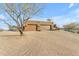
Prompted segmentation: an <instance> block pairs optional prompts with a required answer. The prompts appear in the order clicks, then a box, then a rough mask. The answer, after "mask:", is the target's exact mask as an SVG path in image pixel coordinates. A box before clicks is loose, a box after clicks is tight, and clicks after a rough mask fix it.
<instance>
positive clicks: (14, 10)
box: [4, 3, 43, 35]
mask: <svg viewBox="0 0 79 59" xmlns="http://www.w3.org/2000/svg"><path fill="white" fill-rule="evenodd" d="M42 8H43V7H42V4H35V3H24V4H22V3H18V4H17V3H16V4H13V3H12V4H10V3H8V4H4V10H5V12H6V13H7V14H8V15H9V16H10V18H11V19H10V20H11V21H13V22H15V26H17V29H18V31H19V32H20V34H21V35H23V31H24V23H25V22H27V21H28V20H29V19H30V18H32V17H33V16H34V15H36V14H39V12H40V11H41V10H42ZM4 22H5V23H6V24H7V25H8V26H9V27H10V26H11V24H10V23H9V22H6V21H4Z"/></svg>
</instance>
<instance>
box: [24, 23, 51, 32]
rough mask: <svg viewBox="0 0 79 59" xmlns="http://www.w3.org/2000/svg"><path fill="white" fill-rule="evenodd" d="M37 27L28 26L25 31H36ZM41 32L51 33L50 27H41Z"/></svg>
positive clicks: (33, 25)
mask: <svg viewBox="0 0 79 59" xmlns="http://www.w3.org/2000/svg"><path fill="white" fill-rule="evenodd" d="M36 29H37V27H36V25H35V24H28V25H27V26H26V27H25V31H36ZM39 29H40V31H49V30H50V26H40V27H39Z"/></svg>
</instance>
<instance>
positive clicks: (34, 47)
mask: <svg viewBox="0 0 79 59" xmlns="http://www.w3.org/2000/svg"><path fill="white" fill-rule="evenodd" d="M0 55H2V56H73V55H75V56H77V55H79V34H74V33H69V32H65V31H40V32H37V31H28V32H24V36H19V33H18V32H8V31H4V32H0Z"/></svg>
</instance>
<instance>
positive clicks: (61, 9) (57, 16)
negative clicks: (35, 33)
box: [0, 3, 79, 28]
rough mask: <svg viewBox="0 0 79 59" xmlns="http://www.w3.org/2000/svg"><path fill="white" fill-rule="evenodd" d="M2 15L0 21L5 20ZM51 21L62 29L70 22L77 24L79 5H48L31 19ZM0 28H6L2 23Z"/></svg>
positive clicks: (78, 20)
mask: <svg viewBox="0 0 79 59" xmlns="http://www.w3.org/2000/svg"><path fill="white" fill-rule="evenodd" d="M6 18H7V17H6V15H5V14H4V13H0V19H6ZM48 18H50V19H52V21H53V22H54V23H55V24H57V26H59V27H62V26H63V25H65V24H68V23H71V22H79V4H77V3H48V4H46V5H45V7H44V9H43V10H42V13H40V14H39V15H37V16H35V17H33V19H35V20H36V19H37V20H46V19H48ZM0 28H7V26H6V25H5V24H4V23H2V22H1V23H0Z"/></svg>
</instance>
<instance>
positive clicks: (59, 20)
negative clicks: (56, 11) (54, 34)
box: [52, 8, 79, 27]
mask: <svg viewBox="0 0 79 59" xmlns="http://www.w3.org/2000/svg"><path fill="white" fill-rule="evenodd" d="M52 19H53V21H54V23H56V24H57V25H58V26H59V27H62V26H63V25H65V24H68V23H72V22H78V23H79V8H77V9H75V10H72V11H70V12H69V13H67V14H65V15H62V16H55V17H52Z"/></svg>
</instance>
